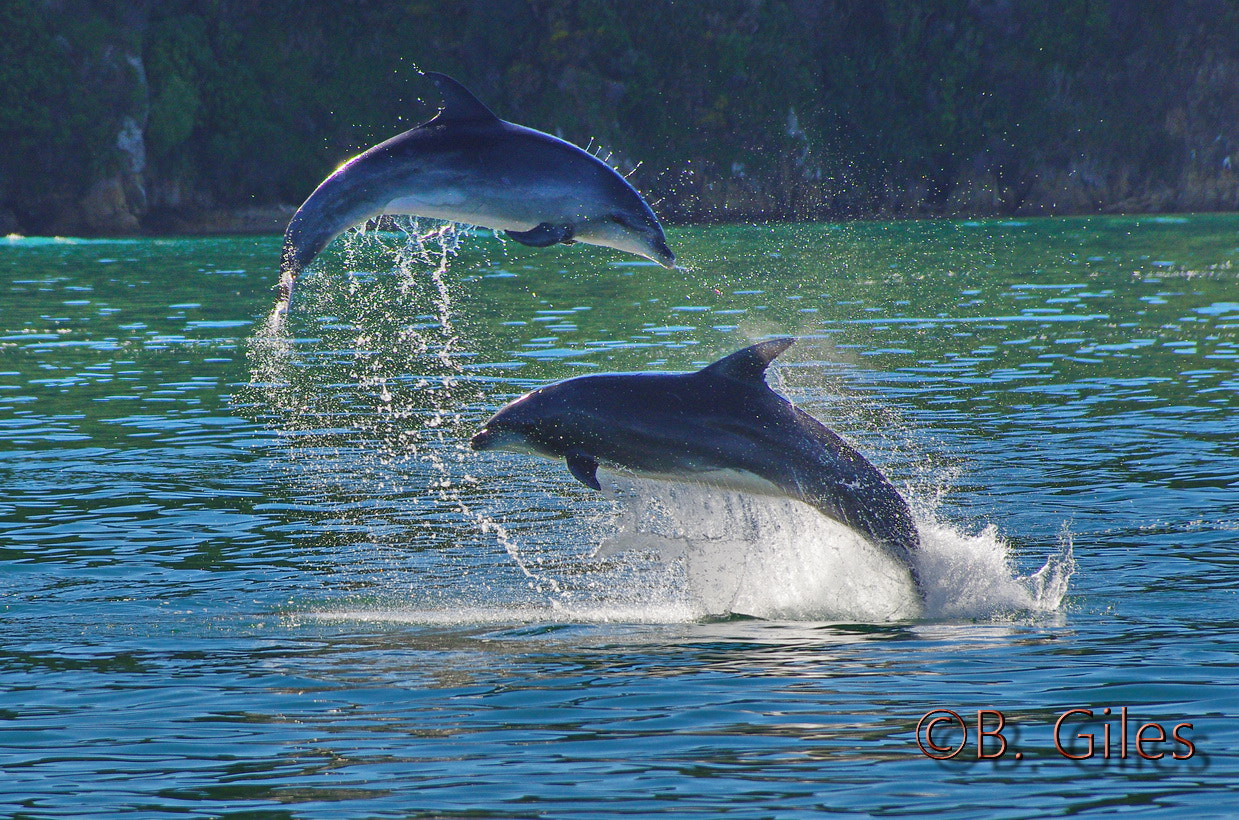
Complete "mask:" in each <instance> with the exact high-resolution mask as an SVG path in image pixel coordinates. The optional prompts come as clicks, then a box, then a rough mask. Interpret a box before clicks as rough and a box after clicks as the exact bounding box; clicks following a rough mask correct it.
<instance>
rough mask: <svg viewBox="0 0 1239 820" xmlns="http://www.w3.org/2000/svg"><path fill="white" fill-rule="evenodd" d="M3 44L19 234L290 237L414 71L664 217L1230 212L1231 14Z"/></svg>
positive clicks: (425, 105)
mask: <svg viewBox="0 0 1239 820" xmlns="http://www.w3.org/2000/svg"><path fill="white" fill-rule="evenodd" d="M0 31H3V32H4V33H5V34H4V36H3V37H0V94H2V95H3V100H2V101H0V144H2V145H3V146H4V151H3V154H2V155H0V231H3V232H11V231H20V232H28V233H60V234H132V233H142V232H169V231H172V232H196V231H206V230H213V231H240V230H263V231H278V230H280V229H282V227H283V225H284V224H285V222H286V221H287V218H288V216H289V214H290V213H291V211H292V209H293V208H294V207H295V205H296V204H297V203H299V202H300V201H301V199H303V198H304V197H305V196H306V195H307V194H308V192H309V191H310V190H311V189H312V188H313V186H314V185H315V184H316V183H317V181H318V180H319V179H321V178H322V177H323V176H324V175H325V174H326V173H328V172H329V171H330V170H331V169H332V168H333V167H335V165H336V164H338V163H339V162H340V161H341V160H342V159H344V158H346V157H347V156H350V155H351V154H353V153H355V152H356V151H358V150H360V149H362V148H364V147H366V146H367V145H369V144H372V143H374V142H377V141H379V140H381V139H383V138H385V137H387V136H391V135H392V134H394V133H396V132H398V131H400V130H403V129H405V128H407V127H409V126H411V125H412V124H415V123H416V122H417V121H419V120H421V119H424V118H427V117H429V116H430V115H431V114H433V112H434V109H435V107H436V105H437V98H436V97H435V96H434V94H433V90H432V89H431V88H430V87H429V84H428V83H426V82H425V81H424V80H423V79H422V78H420V77H419V75H418V72H417V69H418V68H424V69H435V70H441V71H446V72H448V73H451V74H454V75H455V76H457V77H458V78H459V79H461V80H462V81H464V82H465V83H467V84H469V85H471V86H473V87H474V89H475V90H476V91H477V93H478V94H479V95H480V96H481V97H483V98H484V99H485V100H487V101H488V102H490V103H491V104H492V106H493V108H494V109H495V110H496V112H497V113H499V114H500V115H501V116H504V117H506V118H509V119H512V120H515V121H518V122H522V123H526V124H529V125H533V126H535V127H539V128H542V129H544V130H548V131H552V132H555V133H559V134H561V135H562V136H564V137H566V138H568V139H571V140H573V141H575V142H578V143H580V144H583V145H585V144H591V143H592V144H593V145H595V146H605V147H606V150H607V151H608V152H610V153H611V156H612V161H613V162H614V163H616V164H617V165H618V166H619V167H620V168H621V169H622V170H625V171H628V170H632V169H633V168H634V167H635V168H636V170H635V172H634V173H633V174H632V176H631V179H632V180H633V181H634V183H635V184H636V185H637V186H638V188H639V189H641V190H642V191H643V192H644V193H646V194H647V195H648V196H649V197H650V198H651V199H652V200H655V201H657V203H658V204H657V210H658V211H659V212H660V213H661V214H663V215H665V216H666V217H668V218H670V219H672V220H729V219H750V218H761V219H800V218H837V217H867V216H906V215H920V214H931V215H936V214H947V215H954V214H977V215H984V214H1015V213H1067V212H1071V213H1079V212H1098V211H1181V210H1221V209H1225V210H1232V209H1239V173H1237V172H1239V168H1237V167H1236V164H1237V163H1239V36H1236V34H1237V33H1239V3H1236V2H1234V0H1183V2H1179V3H1174V4H1167V3H1162V2H1154V1H1153V0H1024V2H1018V3H1017V2H1012V1H1011V0H784V2H777V0H717V1H716V2H711V3H683V2H674V1H673V0H650V2H643V3H641V4H639V5H637V4H631V3H626V2H623V0H474V2H462V3H453V4H433V3H398V4H397V3H385V2H360V1H359V0H355V1H354V2H333V3H326V2H322V3H304V2H292V0H267V2H256V1H255V0H164V2H160V3H152V2H150V0H137V1H136V2H134V1H132V0H131V2H128V3H126V4H118V3H111V2H105V0H9V2H7V3H5V4H3V5H2V6H0ZM638 160H640V164H639V165H638V163H637V161H638Z"/></svg>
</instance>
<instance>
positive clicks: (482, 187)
mask: <svg viewBox="0 0 1239 820" xmlns="http://www.w3.org/2000/svg"><path fill="white" fill-rule="evenodd" d="M426 76H428V77H430V78H431V79H432V80H433V81H434V83H435V85H436V86H437V87H438V89H439V92H440V93H441V94H442V95H443V108H442V110H440V111H439V113H438V114H437V115H436V116H435V117H434V118H433V119H431V120H430V121H429V122H426V123H423V124H422V125H419V126H417V127H416V128H413V129H411V130H409V131H405V132H404V133H403V134H400V135H398V136H395V137H392V138H391V139H389V140H387V141H386V142H382V143H379V144H378V145H376V146H374V147H373V148H370V149H368V150H366V151H364V152H362V153H361V154H358V155H357V156H355V157H353V158H352V159H350V160H349V161H348V162H346V163H344V164H343V165H341V166H340V167H339V168H338V169H336V171H335V172H334V173H333V174H331V176H329V177H327V178H326V179H325V180H323V181H322V183H320V184H319V186H318V187H317V188H315V189H314V193H312V194H310V196H309V198H308V199H307V200H306V201H305V202H304V203H303V204H302V205H301V207H300V208H298V209H297V213H296V214H294V215H293V218H292V221H291V222H289V223H288V229H287V230H286V231H285V232H284V250H283V254H282V258H281V262H280V284H279V301H278V303H277V309H280V310H287V307H288V303H289V301H290V300H291V299H292V292H293V286H294V284H295V283H296V280H297V276H298V275H300V273H301V272H302V271H303V270H304V269H305V268H306V267H307V266H308V265H309V264H310V262H311V261H312V260H313V259H314V257H316V256H318V254H319V253H320V252H321V251H322V250H323V249H324V248H326V247H327V246H328V245H329V244H330V243H331V241H332V240H333V239H335V238H336V237H337V236H339V235H340V234H341V233H343V232H344V231H346V230H347V229H349V228H351V227H352V226H354V225H358V224H361V223H363V222H365V221H367V220H369V219H372V218H374V217H376V216H379V215H381V214H407V215H412V216H422V217H430V218H433V219H445V220H450V221H452V222H464V223H467V224H470V225H480V226H482V227H486V228H493V229H495V230H503V231H505V232H506V233H507V235H508V236H509V237H511V238H512V239H514V240H516V241H517V242H520V243H522V244H525V245H533V246H535V247H546V246H549V245H554V244H555V243H557V242H562V243H564V244H572V243H573V242H585V243H587V244H591V245H604V246H606V247H610V248H616V249H618V250H622V251H627V252H629V253H634V254H637V255H638V256H644V257H646V258H648V259H652V260H653V261H655V262H658V263H659V264H661V265H663V266H664V267H668V268H671V267H674V266H675V254H673V253H672V252H671V249H670V248H669V247H667V240H666V237H664V236H663V229H662V226H661V225H659V224H658V218H657V217H655V216H654V212H653V211H652V210H650V206H649V205H647V204H646V203H645V200H643V199H642V198H641V195H640V194H638V193H637V192H636V190H635V189H634V188H633V187H632V186H631V185H629V184H628V181H627V180H625V179H624V178H623V177H622V176H620V175H619V174H618V173H616V171H615V169H614V168H612V167H611V166H609V165H607V164H606V163H605V162H603V161H602V160H600V159H598V158H597V157H595V156H594V155H593V154H590V153H588V152H587V151H583V150H581V149H580V148H578V147H577V146H575V145H573V144H572V143H570V142H565V141H564V140H561V139H559V138H558V137H553V136H551V135H550V134H544V133H542V132H541V131H535V130H534V129H532V128H526V127H524V126H522V125H516V124H514V123H510V122H505V121H503V120H501V119H499V118H498V117H496V116H495V115H494V114H493V113H491V111H490V109H489V108H487V107H486V106H485V105H483V104H482V103H481V102H479V101H478V99H477V97H475V96H473V94H471V93H470V92H469V90H468V89H466V88H465V87H464V86H463V85H461V84H460V83H458V82H456V81H455V80H453V79H452V78H451V77H448V76H447V75H445V74H435V73H427V75H426Z"/></svg>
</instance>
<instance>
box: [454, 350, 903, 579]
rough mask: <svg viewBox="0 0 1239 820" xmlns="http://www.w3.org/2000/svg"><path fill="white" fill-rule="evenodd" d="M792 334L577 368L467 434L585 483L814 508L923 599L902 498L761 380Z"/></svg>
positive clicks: (476, 445) (480, 444) (477, 445)
mask: <svg viewBox="0 0 1239 820" xmlns="http://www.w3.org/2000/svg"><path fill="white" fill-rule="evenodd" d="M794 342H795V339H790V338H782V339H771V340H769V341H765V342H760V343H758V344H755V345H753V346H752V347H747V348H745V349H744V350H741V351H739V352H737V353H733V354H731V355H730V356H727V357H725V358H723V359H720V360H718V361H717V362H714V363H713V364H711V365H709V366H707V367H705V368H703V369H701V370H698V371H696V372H694V373H641V374H628V373H625V374H608V375H595V376H580V377H577V378H574V379H568V380H567V381H563V382H558V383H556V384H552V385H548V386H546V387H542V388H539V389H537V390H534V391H533V392H532V393H527V394H526V395H524V396H522V397H521V398H519V399H517V400H516V401H514V402H512V403H511V404H509V405H507V406H506V407H504V408H503V409H501V410H500V411H499V412H498V413H496V414H495V415H494V416H493V417H491V419H490V421H488V422H487V423H486V426H485V428H483V429H482V431H481V432H479V433H478V434H477V435H475V436H474V437H473V439H472V441H471V442H470V444H471V446H472V447H473V449H475V450H507V451H510V452H519V453H530V454H533V455H539V456H544V457H547V458H555V459H558V458H562V459H565V460H566V461H567V464H568V470H569V471H571V473H572V475H573V476H575V477H576V478H577V480H578V481H580V482H581V483H582V484H585V485H586V486H589V487H592V488H594V489H595V490H597V489H601V486H600V485H599V483H598V476H597V470H598V467H599V466H604V467H610V468H618V469H621V470H627V471H631V472H633V473H637V474H640V475H644V476H647V477H651V478H659V479H664V480H671V481H690V482H697V483H701V484H709V485H714V486H719V487H725V488H729V489H734V490H740V491H743V492H750V493H758V494H762V495H779V496H789V497H791V498H795V499H798V500H800V501H803V502H805V503H807V504H810V505H812V506H813V507H815V508H817V509H818V510H819V511H821V512H822V513H823V514H825V515H827V516H829V517H830V518H833V519H835V520H836V521H840V522H842V523H844V524H846V525H848V526H849V527H851V528H852V529H854V530H857V531H858V532H860V533H862V534H863V535H865V536H867V537H868V538H869V539H871V540H872V541H874V542H876V543H878V544H879V545H881V546H882V547H884V548H886V549H887V550H888V551H890V552H891V553H893V554H894V556H895V557H896V558H898V559H899V560H900V561H901V562H902V563H903V564H904V565H906V566H907V568H908V570H909V572H910V573H911V576H912V580H913V582H914V583H915V584H916V587H917V589H918V591H919V592H920V593H921V597H922V599H924V588H923V586H922V583H921V578H920V573H919V571H918V568H917V560H916V553H917V550H918V548H919V546H920V539H919V537H918V535H917V529H916V524H915V523H914V522H913V520H912V513H911V511H910V510H909V509H908V503H907V502H906V501H905V500H904V499H903V497H902V496H901V495H900V494H899V491H898V490H896V489H895V487H894V486H892V485H891V483H890V482H889V481H888V480H887V479H886V477H885V476H883V475H882V474H881V473H880V472H878V470H877V468H876V467H874V466H873V465H872V464H870V463H869V462H868V461H866V460H865V458H864V457H863V456H862V455H861V454H860V453H858V452H857V451H856V450H855V449H854V448H853V447H851V446H850V445H849V444H848V443H847V442H845V441H844V440H843V439H841V438H840V437H839V436H837V435H835V433H833V432H831V431H830V430H828V429H827V428H826V427H825V426H824V425H823V424H822V423H821V422H819V421H818V420H817V419H815V418H813V417H812V416H810V415H809V414H808V413H806V412H804V411H803V410H801V409H800V408H798V407H796V406H795V405H793V404H792V403H791V402H789V401H788V400H787V399H785V398H783V397H782V396H780V395H779V394H777V393H775V392H774V391H773V390H771V389H770V387H769V385H767V384H766V368H767V367H768V366H769V364H770V362H771V361H772V360H773V359H774V358H775V357H776V356H778V355H779V354H780V353H782V352H783V351H784V350H786V349H787V348H788V347H790V346H791V345H792V344H793V343H794Z"/></svg>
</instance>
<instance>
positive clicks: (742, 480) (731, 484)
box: [641, 470, 793, 498]
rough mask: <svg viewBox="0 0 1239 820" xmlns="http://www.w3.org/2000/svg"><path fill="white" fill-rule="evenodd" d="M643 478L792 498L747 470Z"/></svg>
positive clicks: (707, 471)
mask: <svg viewBox="0 0 1239 820" xmlns="http://www.w3.org/2000/svg"><path fill="white" fill-rule="evenodd" d="M641 476H642V477H643V478H652V479H654V480H656V481H672V482H677V483H680V484H686V483H687V484H704V485H705V486H707V487H719V488H721V489H726V490H735V491H736V492H741V493H748V494H749V495H764V496H775V497H776V498H791V497H793V496H789V495H788V492H787V490H785V489H783V488H782V487H780V486H779V485H777V484H775V483H774V482H773V481H768V480H766V479H764V478H762V477H761V476H758V475H755V474H754V473H750V472H748V471H747V470H702V471H700V472H685V473H641Z"/></svg>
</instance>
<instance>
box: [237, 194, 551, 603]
mask: <svg viewBox="0 0 1239 820" xmlns="http://www.w3.org/2000/svg"><path fill="white" fill-rule="evenodd" d="M384 227H385V228H391V227H395V228H396V230H394V231H392V230H374V229H371V230H366V229H364V228H363V229H359V230H355V231H352V232H350V233H349V234H347V235H346V236H345V238H344V241H343V251H344V253H343V261H344V266H345V269H346V271H347V273H346V275H345V277H344V282H343V285H341V284H340V283H339V282H338V280H337V281H327V282H316V283H314V284H317V285H318V286H317V287H308V286H307V285H306V284H303V286H302V287H301V288H300V289H299V290H298V294H297V295H298V304H297V305H296V307H295V313H296V315H295V316H294V317H293V319H294V321H292V322H290V321H287V320H282V319H281V318H280V317H277V319H276V320H275V321H272V322H269V323H268V325H267V327H266V329H265V331H264V332H263V333H261V334H260V335H259V336H257V337H255V338H254V339H252V340H251V342H250V348H249V357H250V364H251V383H250V385H249V390H248V391H247V392H248V400H249V401H250V402H251V403H256V404H258V405H259V406H260V407H261V408H262V409H263V410H265V411H266V415H267V416H268V418H269V420H270V421H271V423H272V424H273V426H274V427H275V428H276V429H277V430H278V431H279V433H280V434H281V435H282V436H284V437H285V439H286V440H287V441H288V444H289V450H288V456H289V460H290V461H291V462H302V464H303V467H304V468H307V469H301V470H298V471H297V472H298V474H299V478H298V481H301V482H308V483H310V484H311V485H313V487H314V489H315V490H316V494H317V496H318V501H319V502H320V503H321V504H322V505H324V506H325V507H331V508H334V509H336V510H339V511H343V512H344V513H345V515H344V516H343V518H344V519H345V521H344V523H346V524H354V525H355V524H357V523H360V524H361V526H369V527H371V528H372V529H375V528H387V529H391V528H392V527H390V526H389V525H391V524H392V522H393V521H395V520H398V519H404V520H405V521H406V525H407V526H408V527H409V528H411V529H413V530H416V529H418V528H419V527H422V528H425V527H428V526H434V525H433V524H427V522H428V521H432V522H441V519H442V517H443V516H444V515H450V516H455V517H456V518H457V519H458V520H459V521H460V522H461V523H462V524H467V526H468V527H469V528H471V530H472V533H473V534H474V537H476V536H486V537H488V538H494V539H495V540H497V541H498V543H499V545H500V546H501V547H502V548H503V549H504V551H505V552H506V554H507V555H508V557H509V558H510V559H511V560H512V562H514V563H515V565H516V567H517V568H519V570H520V571H521V573H523V575H524V576H525V577H526V578H527V579H529V581H530V583H531V587H532V588H533V589H534V590H535V591H536V592H538V593H552V594H553V593H556V592H558V591H559V584H558V582H557V581H556V580H555V579H553V578H548V577H546V576H543V575H541V574H538V573H536V572H535V571H533V570H532V569H531V568H530V567H529V566H528V564H527V562H526V561H525V560H523V559H522V556H521V552H520V549H519V546H518V544H517V543H516V541H515V539H514V538H513V537H512V535H511V533H510V532H509V531H508V530H507V529H506V528H505V527H504V526H503V525H502V524H500V523H499V522H497V521H495V520H493V519H492V518H490V517H488V516H487V515H485V514H484V513H482V512H479V511H478V510H476V509H475V507H474V504H472V503H471V501H470V499H469V497H468V495H469V493H470V491H471V490H473V489H474V485H475V484H476V480H475V479H474V478H473V477H472V476H470V475H469V473H468V461H469V459H470V458H472V457H473V456H472V453H471V451H470V450H469V447H468V437H469V432H470V430H471V429H472V425H473V424H474V423H475V422H476V421H477V420H478V419H477V416H478V414H479V413H480V412H481V410H482V408H484V407H485V396H484V395H483V393H482V391H481V389H480V388H479V387H478V385H477V383H476V382H474V381H472V380H470V378H469V377H468V374H467V373H466V371H465V367H464V364H463V362H464V354H465V350H466V348H467V339H466V337H465V335H464V333H463V332H462V330H461V328H460V324H461V323H460V322H459V321H458V318H457V317H456V316H455V315H454V313H453V293H452V283H451V279H450V267H451V262H452V259H453V258H455V256H456V254H457V252H458V250H459V248H460V246H461V243H462V242H463V241H464V239H465V237H466V236H468V230H467V229H464V228H463V227H462V226H458V225H455V224H453V223H438V222H433V223H427V222H425V221H423V220H416V219H403V218H402V219H400V220H397V221H392V222H385V224H384ZM393 245H394V247H393ZM393 255H394V258H395V265H394V268H393V267H391V263H390V261H388V260H390V259H391V258H392V257H393ZM384 267H386V268H388V269H387V270H386V271H383V270H382V269H383V268H384ZM322 275H323V274H320V276H322ZM427 283H429V285H430V287H427ZM307 284H309V283H307ZM306 323H317V325H318V327H317V328H315V330H316V331H317V332H318V337H317V338H313V339H294V338H290V337H289V336H288V328H289V327H291V326H300V325H304V324H306ZM409 507H412V509H409ZM356 519H360V521H357V520H356ZM367 522H369V523H367ZM395 528H396V529H399V527H395ZM457 529H460V528H459V527H458V528H457ZM441 531H442V527H441V523H440V532H441ZM372 537H373V538H374V540H375V541H376V542H378V543H379V544H383V543H384V542H385V541H386V542H389V543H391V545H392V546H393V548H394V549H397V550H398V549H400V547H401V546H403V545H400V544H396V543H395V541H396V540H397V539H398V538H399V536H398V535H397V536H396V537H395V538H393V537H390V536H389V537H387V538H386V539H385V538H384V537H382V536H380V535H379V534H378V533H372ZM459 537H460V538H461V540H468V538H469V535H468V534H467V533H461V535H460V536H459ZM491 543H493V541H492V542H491Z"/></svg>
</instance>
